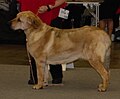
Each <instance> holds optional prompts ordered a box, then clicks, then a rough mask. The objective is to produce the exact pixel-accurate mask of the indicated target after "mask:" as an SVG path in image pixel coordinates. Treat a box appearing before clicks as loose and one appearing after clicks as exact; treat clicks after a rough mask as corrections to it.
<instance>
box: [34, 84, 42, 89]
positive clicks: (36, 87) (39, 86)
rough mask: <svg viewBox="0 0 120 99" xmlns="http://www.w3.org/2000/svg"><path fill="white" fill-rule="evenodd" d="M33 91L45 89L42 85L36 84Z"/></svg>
mask: <svg viewBox="0 0 120 99" xmlns="http://www.w3.org/2000/svg"><path fill="white" fill-rule="evenodd" d="M33 89H37V90H38V89H43V86H42V85H39V84H36V85H34V86H33Z"/></svg>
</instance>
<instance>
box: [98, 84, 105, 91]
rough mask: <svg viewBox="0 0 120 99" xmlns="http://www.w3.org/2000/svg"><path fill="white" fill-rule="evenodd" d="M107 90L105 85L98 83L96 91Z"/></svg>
mask: <svg viewBox="0 0 120 99" xmlns="http://www.w3.org/2000/svg"><path fill="white" fill-rule="evenodd" d="M106 90H107V88H106V87H105V86H103V84H100V85H99V87H98V91H100V92H105V91H106Z"/></svg>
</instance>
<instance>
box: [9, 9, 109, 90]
mask: <svg viewBox="0 0 120 99" xmlns="http://www.w3.org/2000/svg"><path fill="white" fill-rule="evenodd" d="M11 28H12V29H14V30H17V29H22V30H24V32H25V34H26V38H27V50H28V52H29V53H30V54H31V55H32V56H33V58H34V59H35V61H36V65H37V76H38V83H37V84H36V85H34V86H33V88H34V89H42V88H43V87H44V83H46V82H47V80H48V76H47V75H48V70H47V69H48V68H47V66H48V65H47V64H63V63H69V62H72V61H75V60H77V59H79V58H82V59H85V60H87V61H88V62H89V63H90V65H91V66H92V67H93V68H94V69H95V70H96V71H97V72H98V73H99V74H100V76H101V78H102V83H100V84H99V86H98V90H99V91H106V90H107V88H108V84H109V71H108V70H107V68H105V67H109V61H108V60H109V57H110V48H111V40H110V37H109V36H108V34H107V33H106V32H105V31H103V30H101V29H99V28H98V27H94V26H83V27H81V28H76V29H58V28H55V27H51V26H49V25H47V24H45V23H43V22H42V20H41V19H40V18H39V17H38V16H37V15H35V14H34V13H32V12H31V11H23V12H20V13H18V14H17V16H16V18H14V19H13V20H11ZM104 63H105V64H104ZM86 73H87V72H86Z"/></svg>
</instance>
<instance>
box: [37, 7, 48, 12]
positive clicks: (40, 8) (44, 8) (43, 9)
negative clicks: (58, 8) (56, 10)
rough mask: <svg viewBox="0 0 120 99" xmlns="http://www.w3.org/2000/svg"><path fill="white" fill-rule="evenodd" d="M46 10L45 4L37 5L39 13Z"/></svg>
mask: <svg viewBox="0 0 120 99" xmlns="http://www.w3.org/2000/svg"><path fill="white" fill-rule="evenodd" d="M47 10H48V7H47V6H41V7H39V9H38V12H39V13H44V12H46V11H47Z"/></svg>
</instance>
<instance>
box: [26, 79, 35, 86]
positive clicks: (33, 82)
mask: <svg viewBox="0 0 120 99" xmlns="http://www.w3.org/2000/svg"><path fill="white" fill-rule="evenodd" d="M28 84H29V85H34V84H36V83H35V81H33V80H32V79H30V80H28Z"/></svg>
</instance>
